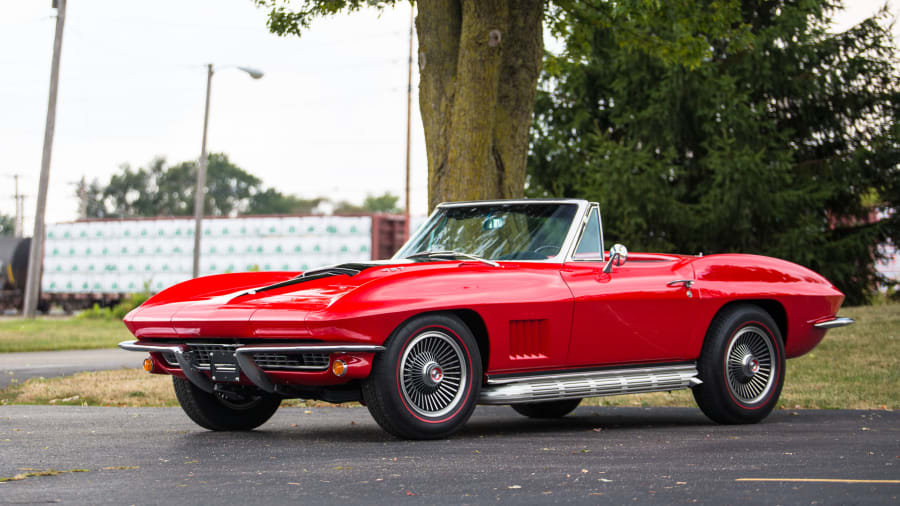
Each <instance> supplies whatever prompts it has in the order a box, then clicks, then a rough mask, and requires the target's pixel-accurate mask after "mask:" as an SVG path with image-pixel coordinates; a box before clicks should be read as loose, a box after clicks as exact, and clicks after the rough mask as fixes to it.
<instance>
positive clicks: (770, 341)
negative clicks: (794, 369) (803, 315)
mask: <svg viewBox="0 0 900 506" xmlns="http://www.w3.org/2000/svg"><path fill="white" fill-rule="evenodd" d="M783 342H784V341H783V339H782V337H781V331H780V330H779V329H778V326H777V325H776V324H775V321H774V320H772V317H771V316H770V315H769V313H767V312H766V311H764V310H763V309H762V308H760V307H758V306H754V305H749V304H743V305H739V306H734V307H731V308H729V309H727V310H725V311H723V312H722V313H721V314H719V315H717V316H716V318H715V319H714V320H713V322H712V324H711V325H710V327H709V331H708V332H707V334H706V341H705V342H704V343H703V351H702V352H701V354H700V360H699V361H698V363H697V368H698V370H699V372H700V379H701V380H703V383H702V384H701V385H698V386H696V387H694V389H693V393H694V399H695V400H696V401H697V405H698V406H700V409H701V410H702V411H703V413H704V414H706V416H708V417H709V418H710V419H712V420H713V421H715V422H719V423H725V424H738V423H756V422H758V421H760V420H762V419H763V418H765V417H766V416H768V415H769V413H771V412H772V409H774V408H775V405H776V403H777V402H778V396H779V395H780V394H781V388H782V386H783V385H784V370H785V367H784V345H783V344H782V343H783Z"/></svg>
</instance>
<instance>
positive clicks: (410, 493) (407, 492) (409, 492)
mask: <svg viewBox="0 0 900 506" xmlns="http://www.w3.org/2000/svg"><path fill="white" fill-rule="evenodd" d="M406 495H408V496H412V495H416V493H415V492H411V491H409V490H407V491H406Z"/></svg>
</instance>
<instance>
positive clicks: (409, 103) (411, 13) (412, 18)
mask: <svg viewBox="0 0 900 506" xmlns="http://www.w3.org/2000/svg"><path fill="white" fill-rule="evenodd" d="M414 24H415V12H414V11H413V6H412V5H410V6H409V65H408V71H407V74H406V208H405V210H404V213H403V214H404V215H405V219H404V225H403V228H404V230H403V232H404V234H405V236H406V240H409V169H410V157H409V152H410V139H411V136H412V67H413V26H414Z"/></svg>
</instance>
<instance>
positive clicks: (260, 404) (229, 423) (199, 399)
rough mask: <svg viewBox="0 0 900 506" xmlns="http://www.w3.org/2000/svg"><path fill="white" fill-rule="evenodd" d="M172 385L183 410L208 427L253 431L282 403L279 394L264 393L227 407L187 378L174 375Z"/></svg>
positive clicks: (197, 422)
mask: <svg viewBox="0 0 900 506" xmlns="http://www.w3.org/2000/svg"><path fill="white" fill-rule="evenodd" d="M172 384H173V385H174V387H175V397H177V398H178V403H179V404H181V409H183V410H184V412H185V413H186V414H187V416H188V417H189V418H190V419H191V420H193V421H194V423H196V424H197V425H199V426H201V427H203V428H204V429H209V430H216V431H225V430H234V431H237V430H253V429H255V428H257V427H259V426H260V425H262V424H264V423H266V422H267V421H268V420H269V418H272V415H274V414H275V411H276V410H277V409H278V406H279V405H280V404H281V398H280V397H274V396H261V397H258V398H256V399H254V400H252V401H250V402H249V403H247V404H245V405H242V406H236V405H232V406H228V405H226V404H225V403H224V402H223V401H222V400H221V399H219V398H218V397H217V396H216V395H215V394H210V393H207V392H204V391H203V390H200V389H199V388H197V387H196V386H194V384H193V383H191V382H190V381H188V380H186V379H182V378H177V377H174V376H173V377H172ZM229 404H230V403H229Z"/></svg>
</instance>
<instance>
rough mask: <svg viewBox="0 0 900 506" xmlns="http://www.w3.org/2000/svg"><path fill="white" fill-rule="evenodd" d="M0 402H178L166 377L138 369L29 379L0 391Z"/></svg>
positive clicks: (133, 404) (129, 404) (122, 404)
mask: <svg viewBox="0 0 900 506" xmlns="http://www.w3.org/2000/svg"><path fill="white" fill-rule="evenodd" d="M0 402H2V403H4V404H58V405H69V406H72V405H74V406H117V407H141V406H154V407H158V406H177V405H178V402H177V401H176V400H175V392H174V391H173V390H172V379H171V378H170V377H169V376H162V375H158V374H147V373H146V372H144V371H143V370H140V369H117V370H114V371H98V372H82V373H78V374H75V375H72V376H64V377H61V378H50V379H40V378H33V379H30V380H28V381H26V382H24V383H21V384H20V385H18V386H14V387H11V388H9V389H7V390H4V391H3V392H0Z"/></svg>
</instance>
